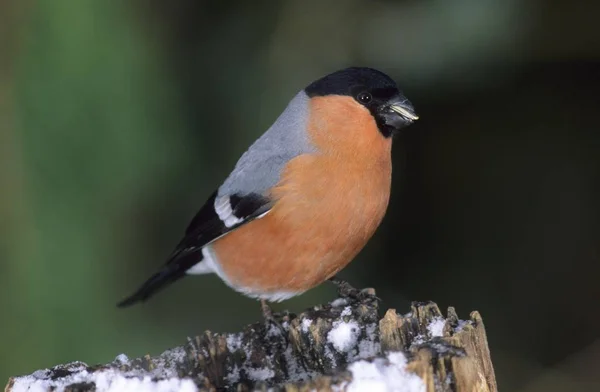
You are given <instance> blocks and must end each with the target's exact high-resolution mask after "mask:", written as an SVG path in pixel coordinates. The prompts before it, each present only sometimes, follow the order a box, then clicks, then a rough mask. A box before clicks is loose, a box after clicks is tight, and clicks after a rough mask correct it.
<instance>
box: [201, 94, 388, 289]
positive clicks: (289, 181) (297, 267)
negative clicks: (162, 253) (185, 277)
mask: <svg viewBox="0 0 600 392" xmlns="http://www.w3.org/2000/svg"><path fill="white" fill-rule="evenodd" d="M308 132H309V134H310V137H311V140H312V142H313V144H314V145H315V147H316V149H317V150H318V152H316V153H314V154H311V155H301V156H298V157H296V158H294V159H292V160H291V161H290V162H289V163H288V165H287V166H286V168H285V170H284V172H283V173H282V176H281V181H280V183H279V185H278V186H276V187H275V188H274V189H273V190H272V194H271V197H273V198H274V199H275V200H277V201H276V203H275V205H274V206H273V208H272V209H271V211H270V212H269V213H268V214H267V215H266V216H265V217H263V218H261V219H257V220H255V221H253V222H250V223H248V224H246V225H244V226H242V227H240V228H239V229H237V230H235V231H234V232H232V233H230V234H228V235H226V236H224V237H222V238H220V239H219V240H217V241H215V242H214V243H213V249H214V251H215V253H216V255H217V258H218V260H219V263H220V265H221V268H222V271H223V273H224V274H225V275H226V276H227V278H228V280H229V282H230V283H231V284H232V285H234V286H235V287H238V288H244V289H245V290H248V291H251V292H254V293H266V294H268V293H275V292H281V291H289V292H303V291H306V290H308V289H310V288H312V287H314V286H316V285H318V284H319V283H321V282H323V281H324V280H326V279H328V278H330V277H331V276H333V275H334V274H335V273H336V272H338V271H339V270H341V269H342V268H343V267H345V266H346V265H347V264H348V263H349V262H350V261H351V260H352V259H353V258H354V257H355V256H356V254H357V253H358V252H359V251H360V250H361V249H362V248H363V246H364V245H365V244H366V242H367V241H368V240H369V238H370V237H371V236H372V235H373V233H374V232H375V230H376V228H377V227H378V226H379V223H380V222H381V219H382V218H383V216H384V214H385V210H386V208H387V204H388V200H389V193H390V185H391V156H390V150H391V140H390V139H389V138H387V139H386V138H384V137H383V136H382V135H381V133H380V132H379V131H378V129H377V125H376V123H375V121H374V119H373V117H372V116H371V114H370V113H369V112H368V111H367V110H366V109H365V108H363V107H362V106H360V105H358V104H357V103H356V102H355V101H354V100H353V99H352V98H350V97H338V96H336V97H320V98H313V99H311V102H310V120H309V126H308Z"/></svg>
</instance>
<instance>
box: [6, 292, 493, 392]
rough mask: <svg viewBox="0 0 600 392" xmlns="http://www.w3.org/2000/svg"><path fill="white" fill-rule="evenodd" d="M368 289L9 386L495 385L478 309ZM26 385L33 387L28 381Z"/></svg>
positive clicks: (429, 390) (423, 390)
mask: <svg viewBox="0 0 600 392" xmlns="http://www.w3.org/2000/svg"><path fill="white" fill-rule="evenodd" d="M378 310H379V309H378V300H377V298H376V297H375V292H374V290H372V289H365V290H363V291H362V292H361V294H360V295H358V296H356V298H338V299H336V300H335V301H333V302H331V303H329V304H326V305H319V306H315V307H313V308H311V309H308V310H306V311H304V312H303V313H301V314H299V315H294V314H291V313H286V314H276V315H275V317H276V320H277V323H265V322H258V323H255V324H250V325H248V326H246V327H245V328H244V330H243V331H241V332H238V333H229V334H226V333H213V332H210V331H206V332H204V333H203V334H202V335H199V336H196V337H194V338H188V341H187V343H186V344H184V345H183V346H180V347H176V348H173V349H171V350H168V351H165V352H164V353H162V354H161V355H159V356H156V357H151V356H149V355H146V356H144V357H142V358H137V359H132V360H130V359H128V358H127V357H126V356H125V355H123V354H121V355H119V356H118V357H117V358H116V359H115V360H114V361H113V362H111V363H108V364H105V365H96V366H88V365H86V364H85V363H83V362H73V363H70V364H66V365H58V366H55V367H53V368H51V369H45V370H38V371H36V372H34V373H32V374H31V375H28V376H21V377H14V378H11V379H10V380H9V382H8V385H7V386H6V388H5V391H6V392H20V391H26V390H35V391H63V390H64V391H103V390H119V391H120V390H131V391H137V390H139V391H145V390H152V391H155V390H160V391H168V390H172V391H196V390H201V391H221V390H223V391H249V390H258V391H267V390H269V391H280V390H281V391H313V390H317V391H345V390H348V391H363V390H364V391H371V390H377V391H381V390H390V391H406V392H413V391H414V392H417V391H419V392H433V391H440V392H451V391H452V392H454V391H459V392H467V391H468V392H475V391H477V392H496V391H497V387H496V379H495V376H494V369H493V367H492V362H491V359H490V352H489V349H488V343H487V337H486V333H485V328H484V325H483V321H482V319H481V316H480V315H479V313H478V312H472V313H471V316H470V319H469V320H460V319H459V318H458V316H457V314H456V312H455V310H454V308H452V307H451V308H449V309H448V312H447V315H446V317H445V318H444V317H443V316H442V314H441V312H440V310H439V309H438V307H437V305H436V304H435V303H433V302H427V303H413V304H412V307H411V311H410V312H409V313H407V314H405V315H401V314H398V313H397V312H396V311H395V310H394V309H389V310H387V312H386V313H385V315H384V317H383V318H381V319H380V317H379V314H378ZM28 388H30V389H28Z"/></svg>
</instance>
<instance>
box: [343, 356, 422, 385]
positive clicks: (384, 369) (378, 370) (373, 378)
mask: <svg viewBox="0 0 600 392" xmlns="http://www.w3.org/2000/svg"><path fill="white" fill-rule="evenodd" d="M348 369H349V370H350V372H351V373H352V381H351V382H349V383H344V384H342V385H340V387H339V389H338V390H344V391H348V392H361V391H369V392H386V391H393V392H425V390H426V389H425V383H424V382H423V380H421V379H420V378H419V377H418V376H417V375H415V374H413V373H410V372H407V371H406V357H405V356H404V354H402V353H400V352H395V353H389V354H388V356H387V359H385V358H376V359H375V360H374V361H372V362H368V361H364V360H361V361H358V362H355V363H353V364H352V365H350V366H349V367H348Z"/></svg>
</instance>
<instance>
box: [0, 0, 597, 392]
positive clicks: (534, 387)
mask: <svg viewBox="0 0 600 392" xmlns="http://www.w3.org/2000/svg"><path fill="white" fill-rule="evenodd" d="M599 14H600V3H599V2H591V1H590V2H584V1H564V2H560V1H554V2H550V1H546V2H544V1H517V0H508V1H503V2H500V1H496V2H493V1H480V0H459V1H447V0H429V1H425V0H423V1H359V0H349V1H330V2H325V1H316V0H314V1H313V0H311V1H303V0H302V1H301V0H296V1H280V2H276V1H262V2H254V1H253V2H251V1H242V0H237V1H236V0H231V1H226V2H222V1H199V0H196V1H192V0H190V1H184V0H175V1H170V2H165V1H160V0H153V1H139V0H138V1H129V2H125V1H116V0H110V1H101V0H95V1H92V0H82V1H59V0H54V1H49V0H46V1H42V0H39V1H34V0H24V1H17V0H12V1H6V0H5V1H3V2H0V190H1V191H0V383H1V381H2V380H5V379H7V378H8V376H10V375H16V374H23V373H30V372H32V371H33V370H35V369H37V368H41V367H47V366H51V365H54V364H57V363H61V362H67V361H73V360H82V361H85V362H88V363H99V362H106V361H110V360H112V359H113V358H114V357H115V356H116V355H117V354H119V353H121V352H124V353H126V354H127V355H129V356H139V355H142V354H145V353H147V352H149V353H151V354H158V353H160V352H161V351H162V350H164V349H166V348H168V347H171V346H174V345H178V344H181V343H183V342H184V341H185V337H186V336H188V335H194V334H197V333H200V332H201V331H203V330H205V329H211V330H216V331H235V330H238V329H239V328H240V327H241V326H242V325H244V324H246V323H248V322H251V321H254V320H257V319H258V317H259V307H258V304H257V303H256V302H255V301H253V300H250V299H247V298H245V297H242V296H240V295H239V294H236V293H234V292H233V291H231V290H230V289H228V288H227V287H226V286H225V285H224V284H223V283H221V282H220V281H219V280H218V279H217V278H216V277H213V276H204V277H195V278H189V279H184V280H183V281H181V283H179V284H177V285H174V286H172V287H170V289H168V290H166V291H164V292H163V293H161V295H159V296H157V297H156V298H155V299H154V300H152V301H150V302H148V303H146V304H144V305H143V306H137V307H135V308H132V309H127V310H122V309H117V308H116V307H115V303H116V302H117V301H118V300H120V299H121V298H122V297H123V296H124V295H126V294H128V293H129V292H130V291H131V290H132V289H133V288H134V287H136V285H137V284H139V283H140V282H141V281H142V280H143V279H145V278H146V277H147V276H148V275H149V274H150V273H152V272H153V271H154V269H155V268H156V267H157V266H158V265H160V264H161V263H162V262H163V261H164V258H165V257H166V256H167V255H168V253H169V252H170V251H171V249H172V247H173V246H174V245H175V243H176V242H177V241H178V240H179V238H180V235H181V234H182V232H183V230H184V228H185V226H186V224H187V223H188V221H189V219H190V218H191V217H192V216H193V215H194V213H195V212H196V209H197V208H199V207H200V205H201V204H202V203H203V202H204V200H205V199H206V198H207V197H208V195H209V194H210V192H211V191H212V190H213V189H214V188H215V187H216V186H218V185H219V183H220V181H222V180H223V179H224V177H225V176H226V175H227V173H228V172H229V170H230V169H231V168H232V166H233V164H234V163H235V161H236V160H237V158H238V157H239V155H240V154H241V153H242V152H243V151H244V150H245V149H246V148H247V146H248V145H249V144H250V143H251V142H252V141H253V140H254V139H255V138H256V137H258V136H259V135H260V134H261V133H262V132H263V131H264V130H265V129H266V128H267V127H268V126H269V125H270V123H271V122H272V121H273V120H274V119H275V117H276V116H277V115H278V114H279V113H280V112H281V111H282V110H283V108H284V107H285V105H286V103H287V101H288V100H289V99H290V98H291V97H292V96H293V95H294V94H295V93H296V92H297V91H298V90H300V89H301V88H303V87H304V86H305V85H306V84H307V83H309V82H310V81H312V80H313V79H315V78H318V77H320V76H322V75H324V74H326V73H328V72H331V71H334V70H337V69H339V68H343V67H347V66H351V65H361V66H371V67H375V68H379V69H381V70H383V71H385V72H387V73H389V74H390V75H391V76H392V77H394V78H395V79H396V80H397V81H398V82H399V84H400V85H401V86H402V88H403V90H404V91H405V93H406V95H407V96H408V97H409V98H410V99H411V101H412V102H413V103H414V104H415V106H416V108H417V111H418V113H419V115H420V116H421V120H419V121H418V122H417V123H416V124H415V125H413V126H412V127H410V128H409V129H408V130H407V132H406V133H405V134H404V135H402V136H400V137H398V138H397V140H396V141H395V146H394V184H393V192H392V200H391V204H390V207H389V212H388V215H387V216H386V218H385V220H384V222H383V224H382V227H381V228H380V230H379V231H378V232H377V234H376V235H375V237H374V238H373V239H372V240H371V242H370V243H369V245H368V246H367V248H366V249H365V250H364V252H363V253H362V254H361V255H360V257H359V258H358V259H357V260H355V261H354V262H353V263H352V264H351V265H350V266H349V267H348V268H347V269H346V270H344V272H343V273H342V277H345V278H347V279H348V280H350V281H351V282H352V283H354V284H355V285H357V286H372V287H375V288H376V289H377V292H378V294H379V296H380V297H382V298H383V300H384V303H383V305H382V306H383V307H396V308H398V309H399V310H400V311H407V309H408V307H409V304H410V301H412V300H427V299H431V300H434V301H436V302H437V303H438V304H439V305H440V306H441V307H446V306H448V305H453V306H456V307H457V309H458V311H459V314H460V315H461V316H462V317H463V318H467V317H468V312H470V311H471V310H475V309H477V310H479V311H480V312H481V313H482V315H483V317H484V320H485V322H486V327H487V331H488V335H489V340H490V347H491V351H492V357H493V360H494V364H495V366H496V372H497V376H498V379H499V386H500V388H501V390H504V391H523V392H533V391H564V390H569V389H571V390H582V389H585V388H588V390H591V389H597V388H599V387H600V375H599V374H598V371H597V368H598V365H599V364H600V340H598V337H599V328H600V327H599V325H600V316H599V313H598V307H599V306H598V303H599V299H600V285H599V284H598V278H599V277H600V240H599V238H600V120H599V118H598V116H599V112H600V105H599V104H600V99H599V98H598V97H599V94H600V28H599V27H598V21H597V16H598V15H599ZM334 295H335V290H334V288H333V287H331V286H330V285H322V286H321V287H319V288H317V289H314V290H312V291H310V292H308V293H307V294H305V295H303V296H301V297H299V298H296V299H293V300H291V301H288V302H285V303H284V304H281V305H277V306H276V308H277V309H284V308H287V309H290V310H291V311H294V312H298V311H301V310H302V309H303V308H304V307H307V306H309V305H311V304H315V303H319V302H322V301H328V300H330V299H332V298H333V297H334Z"/></svg>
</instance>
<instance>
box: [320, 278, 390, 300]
mask: <svg viewBox="0 0 600 392" xmlns="http://www.w3.org/2000/svg"><path fill="white" fill-rule="evenodd" d="M329 281H330V282H331V283H333V284H334V285H336V286H337V289H338V295H339V296H340V298H348V299H352V300H358V301H363V300H366V299H370V298H374V299H375V300H377V301H381V299H380V298H379V297H377V296H376V295H375V290H373V289H363V290H359V289H357V288H355V287H353V286H352V285H351V284H350V283H348V282H347V281H345V280H342V279H340V278H338V277H335V276H334V277H332V278H329Z"/></svg>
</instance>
